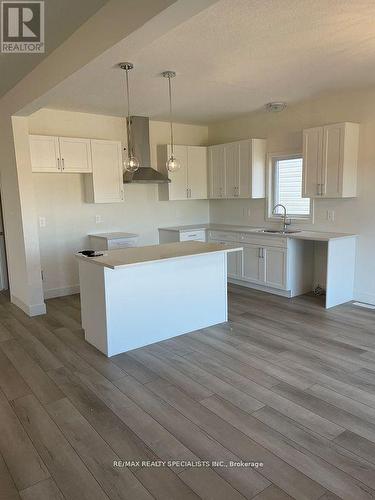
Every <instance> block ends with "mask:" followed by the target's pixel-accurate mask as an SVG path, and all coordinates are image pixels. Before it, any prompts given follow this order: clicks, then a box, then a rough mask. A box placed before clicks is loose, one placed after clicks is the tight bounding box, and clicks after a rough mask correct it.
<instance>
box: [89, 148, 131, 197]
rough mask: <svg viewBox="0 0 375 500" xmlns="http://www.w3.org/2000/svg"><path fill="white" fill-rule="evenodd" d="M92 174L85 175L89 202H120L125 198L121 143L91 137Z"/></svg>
mask: <svg viewBox="0 0 375 500" xmlns="http://www.w3.org/2000/svg"><path fill="white" fill-rule="evenodd" d="M90 143H91V157H92V175H85V176H84V177H85V179H84V180H85V199H86V202H87V203H118V202H121V201H123V199H124V183H123V176H122V155H121V143H120V142H117V141H103V140H99V139H91V141H90Z"/></svg>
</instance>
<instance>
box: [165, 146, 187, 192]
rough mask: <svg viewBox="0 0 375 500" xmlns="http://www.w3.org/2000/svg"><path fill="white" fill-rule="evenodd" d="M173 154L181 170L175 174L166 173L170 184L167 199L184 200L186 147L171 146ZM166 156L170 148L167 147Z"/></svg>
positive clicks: (185, 188)
mask: <svg viewBox="0 0 375 500" xmlns="http://www.w3.org/2000/svg"><path fill="white" fill-rule="evenodd" d="M173 149H174V154H175V156H176V158H178V160H179V161H180V163H181V168H179V169H178V170H176V171H175V172H168V177H169V178H170V180H171V182H170V184H169V185H168V187H169V197H170V199H171V200H186V198H187V168H188V155H187V148H186V146H173ZM167 150H168V156H170V154H171V147H170V146H169V145H168V147H167Z"/></svg>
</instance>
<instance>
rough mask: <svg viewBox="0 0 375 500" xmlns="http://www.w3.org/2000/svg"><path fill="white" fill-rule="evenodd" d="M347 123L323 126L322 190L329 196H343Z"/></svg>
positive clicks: (325, 195) (323, 194)
mask: <svg viewBox="0 0 375 500" xmlns="http://www.w3.org/2000/svg"><path fill="white" fill-rule="evenodd" d="M344 137H345V124H343V123H341V124H335V125H328V126H326V127H323V163H322V191H321V194H322V196H324V197H327V198H338V197H340V196H341V186H342V174H343V161H344Z"/></svg>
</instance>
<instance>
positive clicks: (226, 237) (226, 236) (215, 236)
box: [208, 231, 239, 241]
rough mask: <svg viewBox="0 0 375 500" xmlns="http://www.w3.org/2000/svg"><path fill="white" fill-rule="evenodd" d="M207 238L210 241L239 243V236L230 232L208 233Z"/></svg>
mask: <svg viewBox="0 0 375 500" xmlns="http://www.w3.org/2000/svg"><path fill="white" fill-rule="evenodd" d="M208 237H209V239H210V240H218V241H239V234H238V233H232V232H231V231H210V232H209V233H208Z"/></svg>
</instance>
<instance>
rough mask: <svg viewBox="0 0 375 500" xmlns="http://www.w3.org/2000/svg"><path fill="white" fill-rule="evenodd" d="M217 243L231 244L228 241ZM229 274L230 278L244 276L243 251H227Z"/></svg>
mask: <svg viewBox="0 0 375 500" xmlns="http://www.w3.org/2000/svg"><path fill="white" fill-rule="evenodd" d="M215 241H216V242H217V243H224V245H225V244H227V245H230V244H231V243H229V242H228V241H218V240H215ZM227 275H228V278H234V279H241V276H242V252H228V253H227Z"/></svg>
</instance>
